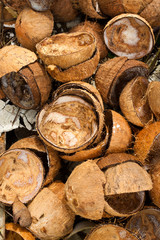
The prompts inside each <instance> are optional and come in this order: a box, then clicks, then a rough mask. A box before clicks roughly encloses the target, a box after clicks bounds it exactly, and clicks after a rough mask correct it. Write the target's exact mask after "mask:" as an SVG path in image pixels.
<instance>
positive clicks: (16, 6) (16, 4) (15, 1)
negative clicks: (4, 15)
mask: <svg viewBox="0 0 160 240" xmlns="http://www.w3.org/2000/svg"><path fill="white" fill-rule="evenodd" d="M2 2H3V3H4V4H5V6H7V7H9V8H11V9H13V10H16V11H17V12H20V11H22V9H24V8H25V7H28V3H27V1H26V0H21V1H19V0H2Z"/></svg>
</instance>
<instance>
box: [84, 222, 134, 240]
mask: <svg viewBox="0 0 160 240" xmlns="http://www.w3.org/2000/svg"><path fill="white" fill-rule="evenodd" d="M95 239H96V240H108V239H109V240H124V239H125V240H138V238H137V237H135V236H134V234H131V233H130V232H129V231H127V230H126V229H125V228H123V227H120V226H118V225H113V224H106V225H100V226H98V227H96V228H94V229H93V231H92V232H91V233H90V234H89V235H88V236H87V237H86V238H85V240H95Z"/></svg>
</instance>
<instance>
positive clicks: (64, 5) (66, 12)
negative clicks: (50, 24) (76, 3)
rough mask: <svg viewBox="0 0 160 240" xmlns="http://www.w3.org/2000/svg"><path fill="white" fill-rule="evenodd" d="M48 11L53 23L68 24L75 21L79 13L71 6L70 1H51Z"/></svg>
mask: <svg viewBox="0 0 160 240" xmlns="http://www.w3.org/2000/svg"><path fill="white" fill-rule="evenodd" d="M50 9H51V10H52V12H53V16H54V20H55V22H69V21H73V20H75V18H76V17H77V16H78V14H79V12H78V11H77V10H76V9H75V8H74V7H73V6H72V2H71V1H70V0H56V1H52V3H51V7H50Z"/></svg>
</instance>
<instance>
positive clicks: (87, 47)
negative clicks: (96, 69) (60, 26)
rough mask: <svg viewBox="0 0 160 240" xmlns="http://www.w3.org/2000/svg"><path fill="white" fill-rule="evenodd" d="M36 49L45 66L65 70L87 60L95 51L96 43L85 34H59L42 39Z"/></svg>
mask: <svg viewBox="0 0 160 240" xmlns="http://www.w3.org/2000/svg"><path fill="white" fill-rule="evenodd" d="M36 49H37V53H38V55H39V57H40V58H41V59H42V61H43V62H44V63H45V64H46V65H52V64H53V65H56V66H58V67H61V68H64V69H66V68H69V67H71V66H73V65H76V64H78V63H81V62H84V61H86V60H87V59H89V58H90V57H91V56H92V55H93V53H94V51H95V49H96V41H95V38H94V36H93V35H92V34H90V33H87V32H76V33H59V34H56V35H52V36H51V37H48V38H45V39H43V40H42V41H41V42H39V43H38V44H37V45H36Z"/></svg>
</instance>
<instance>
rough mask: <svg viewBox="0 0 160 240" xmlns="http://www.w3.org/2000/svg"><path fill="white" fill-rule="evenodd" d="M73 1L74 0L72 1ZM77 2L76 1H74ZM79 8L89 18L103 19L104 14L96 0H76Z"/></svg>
mask: <svg viewBox="0 0 160 240" xmlns="http://www.w3.org/2000/svg"><path fill="white" fill-rule="evenodd" d="M73 2H74V1H73ZM76 3H77V1H76ZM78 5H79V8H80V10H81V11H82V12H83V13H84V14H86V15H88V16H89V17H91V18H97V19H104V18H106V16H105V15H103V14H102V12H101V10H100V8H99V2H98V1H97V0H94V1H92V0H78Z"/></svg>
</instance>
